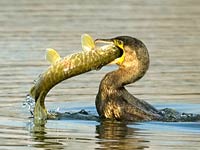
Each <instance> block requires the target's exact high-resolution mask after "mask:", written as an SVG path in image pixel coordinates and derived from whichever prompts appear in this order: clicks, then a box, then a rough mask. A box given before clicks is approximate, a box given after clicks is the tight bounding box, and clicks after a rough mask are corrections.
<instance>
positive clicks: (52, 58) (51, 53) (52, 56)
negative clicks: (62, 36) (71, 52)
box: [45, 48, 61, 64]
mask: <svg viewBox="0 0 200 150" xmlns="http://www.w3.org/2000/svg"><path fill="white" fill-rule="evenodd" d="M45 59H46V60H47V61H48V62H50V63H51V64H54V63H56V62H57V61H59V60H60V59H61V57H60V55H59V54H58V52H57V51H56V50H54V49H52V48H47V49H46V56H45Z"/></svg>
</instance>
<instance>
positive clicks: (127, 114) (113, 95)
mask: <svg viewBox="0 0 200 150" xmlns="http://www.w3.org/2000/svg"><path fill="white" fill-rule="evenodd" d="M115 40H117V41H120V42H122V43H123V51H124V53H125V55H124V61H123V62H122V63H120V64H119V69H118V70H115V71H112V72H109V73H108V74H106V76H105V77H104V78H103V79H102V81H101V83H100V86H99V92H98V94H97V97H96V108H97V112H98V113H99V115H100V117H101V118H109V119H116V120H128V121H139V120H152V119H156V118H158V117H159V115H158V111H157V110H156V109H155V108H154V107H153V106H151V105H150V104H148V103H147V102H145V101H143V100H139V99H137V98H136V97H134V96H133V95H131V94H130V93H129V92H128V91H127V90H126V89H125V88H124V86H125V85H127V84H130V83H133V82H135V81H137V80H139V79H140V78H141V77H143V76H144V74H145V72H146V71H147V69H148V67H149V54H148V51H147V48H146V47H145V45H144V44H143V43H142V42H141V41H140V40H138V39H135V38H132V37H128V36H121V37H116V38H113V39H110V40H102V41H110V42H113V43H116V42H115ZM116 46H117V45H116Z"/></svg>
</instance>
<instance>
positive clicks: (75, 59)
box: [29, 34, 123, 120]
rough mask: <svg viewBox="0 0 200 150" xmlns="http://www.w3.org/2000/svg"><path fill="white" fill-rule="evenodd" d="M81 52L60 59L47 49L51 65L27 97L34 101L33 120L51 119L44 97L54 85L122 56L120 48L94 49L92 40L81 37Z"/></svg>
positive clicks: (56, 54)
mask: <svg viewBox="0 0 200 150" xmlns="http://www.w3.org/2000/svg"><path fill="white" fill-rule="evenodd" d="M82 48H83V51H82V52H78V53H75V54H72V55H70V56H66V57H64V58H60V55H59V54H58V53H57V52H56V51H55V50H53V49H47V53H46V59H47V60H48V61H49V62H50V63H51V66H50V67H48V69H47V70H46V71H45V72H43V73H42V74H40V75H39V78H38V79H37V80H36V82H35V84H34V86H33V87H32V88H31V90H30V93H29V96H31V97H32V98H33V99H34V100H35V107H34V119H39V120H45V119H47V118H51V115H49V114H48V111H47V109H46V107H45V103H44V102H45V97H46V95H47V93H48V92H49V91H50V89H51V88H53V87H54V86H55V85H56V84H58V83H60V82H61V81H63V80H66V79H68V78H70V77H73V76H76V75H79V74H82V73H85V72H88V71H91V70H97V69H99V68H101V67H103V66H105V65H107V64H108V63H110V62H112V61H113V60H115V59H116V58H119V57H120V56H121V55H122V53H123V52H122V51H121V50H120V48H118V47H116V46H115V45H106V46H102V47H99V48H96V47H95V43H94V41H93V40H92V38H91V37H90V36H89V35H87V34H84V35H83V36H82Z"/></svg>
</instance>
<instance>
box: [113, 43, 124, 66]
mask: <svg viewBox="0 0 200 150" xmlns="http://www.w3.org/2000/svg"><path fill="white" fill-rule="evenodd" d="M114 44H115V45H116V46H118V47H119V48H120V49H122V50H123V54H122V56H121V57H120V58H117V59H115V60H114V61H112V62H111V63H110V64H117V65H121V64H122V63H123V61H124V59H125V51H124V43H123V41H121V40H114Z"/></svg>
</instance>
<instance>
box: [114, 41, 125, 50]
mask: <svg viewBox="0 0 200 150" xmlns="http://www.w3.org/2000/svg"><path fill="white" fill-rule="evenodd" d="M115 45H116V46H118V47H119V48H121V49H124V43H123V41H121V40H115Z"/></svg>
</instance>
